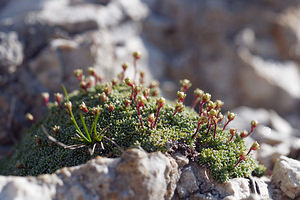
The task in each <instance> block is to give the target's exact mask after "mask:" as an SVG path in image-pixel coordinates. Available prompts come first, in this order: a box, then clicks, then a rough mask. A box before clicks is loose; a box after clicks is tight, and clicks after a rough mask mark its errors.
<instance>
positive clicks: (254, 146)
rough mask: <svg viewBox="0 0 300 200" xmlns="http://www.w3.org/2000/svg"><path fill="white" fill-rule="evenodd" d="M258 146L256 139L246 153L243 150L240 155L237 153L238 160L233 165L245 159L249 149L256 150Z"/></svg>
mask: <svg viewBox="0 0 300 200" xmlns="http://www.w3.org/2000/svg"><path fill="white" fill-rule="evenodd" d="M259 148H260V147H259V144H258V142H257V141H255V142H254V143H253V144H252V146H251V147H250V149H249V151H248V153H247V154H245V152H241V153H240V155H239V157H240V158H239V160H238V161H237V163H236V164H235V165H234V167H236V166H237V165H238V164H239V163H240V162H242V161H243V160H246V156H248V155H249V154H250V152H251V151H256V150H258V149H259Z"/></svg>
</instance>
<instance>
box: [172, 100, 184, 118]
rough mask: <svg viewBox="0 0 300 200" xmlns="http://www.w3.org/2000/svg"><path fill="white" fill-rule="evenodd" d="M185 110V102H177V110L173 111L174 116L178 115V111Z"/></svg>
mask: <svg viewBox="0 0 300 200" xmlns="http://www.w3.org/2000/svg"><path fill="white" fill-rule="evenodd" d="M182 111H183V103H182V102H177V103H176V106H175V111H174V113H173V116H174V115H176V113H177V112H179V113H180V112H182Z"/></svg>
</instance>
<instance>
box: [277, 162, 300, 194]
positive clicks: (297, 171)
mask: <svg viewBox="0 0 300 200" xmlns="http://www.w3.org/2000/svg"><path fill="white" fill-rule="evenodd" d="M271 183H272V184H273V185H274V186H275V187H277V188H279V189H280V190H281V191H282V193H283V195H285V196H287V197H289V198H291V199H298V198H299V197H300V161H298V160H294V159H291V158H288V157H285V156H281V157H280V158H279V159H278V160H277V162H276V164H275V167H274V170H273V176H272V179H271Z"/></svg>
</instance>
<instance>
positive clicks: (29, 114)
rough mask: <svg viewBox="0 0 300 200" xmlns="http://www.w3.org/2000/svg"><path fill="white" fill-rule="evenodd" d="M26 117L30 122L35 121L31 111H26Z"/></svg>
mask: <svg viewBox="0 0 300 200" xmlns="http://www.w3.org/2000/svg"><path fill="white" fill-rule="evenodd" d="M25 118H26V120H28V121H29V122H34V117H33V115H32V114H31V113H26V115H25Z"/></svg>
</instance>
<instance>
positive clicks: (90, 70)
mask: <svg viewBox="0 0 300 200" xmlns="http://www.w3.org/2000/svg"><path fill="white" fill-rule="evenodd" d="M88 73H89V74H90V75H92V76H95V75H96V72H95V69H94V68H93V67H89V68H88Z"/></svg>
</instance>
